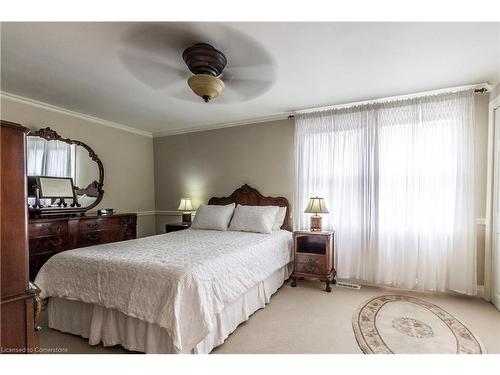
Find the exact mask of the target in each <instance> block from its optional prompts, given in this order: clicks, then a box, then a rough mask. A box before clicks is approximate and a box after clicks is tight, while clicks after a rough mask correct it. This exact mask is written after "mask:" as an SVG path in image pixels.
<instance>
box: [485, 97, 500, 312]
mask: <svg viewBox="0 0 500 375" xmlns="http://www.w3.org/2000/svg"><path fill="white" fill-rule="evenodd" d="M498 108H500V95H498V96H497V97H496V98H495V99H493V101H491V102H490V104H489V110H488V164H487V181H486V215H485V217H486V223H485V224H486V228H485V248H484V298H485V299H486V300H488V301H489V300H490V299H491V298H492V288H493V282H494V280H493V252H492V250H493V248H492V247H493V243H494V241H493V238H494V237H493V236H494V235H495V230H494V228H493V225H494V220H493V214H494V213H493V208H494V203H495V202H496V199H499V198H500V196H498V197H494V195H495V187H496V185H495V181H494V177H495V176H494V170H493V168H494V167H495V153H494V151H495V150H494V148H495V137H496V134H495V110H496V109H498ZM498 126H500V124H497V127H498ZM497 180H498V179H497ZM499 188H500V187H499ZM498 195H500V194H498ZM497 272H500V270H497ZM496 302H497V307H499V309H500V301H496Z"/></svg>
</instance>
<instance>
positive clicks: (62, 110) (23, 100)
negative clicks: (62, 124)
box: [0, 91, 153, 138]
mask: <svg viewBox="0 0 500 375" xmlns="http://www.w3.org/2000/svg"><path fill="white" fill-rule="evenodd" d="M0 96H1V97H2V98H6V99H9V100H12V101H13V102H17V103H22V104H27V105H31V106H33V107H37V108H42V109H46V110H49V111H52V112H57V113H61V114H64V115H68V116H72V117H76V118H79V119H82V120H86V121H92V122H94V123H96V124H99V125H104V126H109V127H111V128H115V129H119V130H123V131H126V132H129V133H134V134H138V135H142V136H144V137H150V138H151V137H153V133H151V132H148V131H145V130H140V129H136V128H132V127H130V126H127V125H122V124H119V123H117V122H112V121H108V120H104V119H101V118H98V117H94V116H90V115H86V114H84V113H80V112H75V111H71V110H69V109H65V108H62V107H57V106H55V105H52V104H48V103H44V102H40V101H38V100H34V99H30V98H26V97H24V96H20V95H15V94H11V93H9V92H6V91H0Z"/></svg>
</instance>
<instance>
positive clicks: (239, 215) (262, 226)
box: [229, 204, 278, 233]
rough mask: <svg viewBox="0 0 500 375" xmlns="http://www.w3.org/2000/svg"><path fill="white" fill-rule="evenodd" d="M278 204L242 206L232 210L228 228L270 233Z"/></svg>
mask: <svg viewBox="0 0 500 375" xmlns="http://www.w3.org/2000/svg"><path fill="white" fill-rule="evenodd" d="M277 213H278V206H242V205H240V204H239V205H237V206H236V209H235V210H234V215H233V218H232V219H231V224H230V225H229V230H236V231H242V232H257V233H271V232H272V231H273V224H274V220H275V219H276V214H277Z"/></svg>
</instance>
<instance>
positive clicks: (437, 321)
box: [352, 295, 485, 354]
mask: <svg viewBox="0 0 500 375" xmlns="http://www.w3.org/2000/svg"><path fill="white" fill-rule="evenodd" d="M352 327H353V329H354V335H355V336H356V340H357V341H358V344H359V347H360V348H361V350H362V351H363V352H364V353H367V354H434V353H435V354H482V353H485V349H484V347H483V346H482V345H481V343H480V342H479V340H478V339H477V338H476V337H475V336H474V334H473V333H472V332H471V331H470V330H469V329H468V328H467V327H466V326H465V325H464V324H463V323H462V322H460V321H459V320H458V319H457V318H455V317H454V316H453V315H451V314H449V313H448V312H446V311H445V310H443V309H442V308H440V307H438V306H436V305H434V304H432V303H429V302H426V301H424V300H421V299H418V298H414V297H409V296H404V295H387V296H380V297H376V298H373V299H371V300H369V301H367V302H365V303H363V304H362V305H361V306H360V307H359V308H358V309H357V310H356V311H355V312H354V315H353V317H352Z"/></svg>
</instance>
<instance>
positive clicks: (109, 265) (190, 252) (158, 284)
mask: <svg viewBox="0 0 500 375" xmlns="http://www.w3.org/2000/svg"><path fill="white" fill-rule="evenodd" d="M291 260H292V235H291V233H290V232H288V231H283V230H282V231H278V232H274V233H272V234H257V233H243V232H232V231H228V232H220V231H210V230H194V229H188V230H183V231H178V232H173V233H168V234H161V235H157V236H152V237H146V238H141V239H136V240H130V241H123V242H116V243H110V244H106V245H99V246H92V247H86V248H82V249H76V250H70V251H65V252H62V253H60V254H58V255H55V256H53V257H52V258H51V259H50V260H49V261H48V262H47V263H45V264H44V265H43V267H42V268H41V270H40V272H39V273H38V275H37V277H36V280H35V283H36V284H37V285H38V286H39V287H40V288H41V290H42V294H41V296H42V297H43V298H45V297H62V298H66V299H73V300H79V301H83V302H88V303H94V304H98V305H101V306H105V307H107V308H114V309H117V310H119V311H121V312H123V313H124V314H127V315H129V316H132V317H135V318H139V319H141V320H144V321H147V322H150V323H156V324H158V325H160V326H161V327H164V328H165V329H166V330H167V332H168V333H169V335H170V336H171V337H172V339H173V343H174V346H175V347H176V349H177V350H178V352H180V353H188V352H190V351H191V350H192V349H193V348H194V347H195V345H196V344H198V343H199V342H200V341H201V340H202V339H203V338H204V337H205V336H206V335H207V334H208V333H209V332H210V330H211V329H212V322H213V319H214V315H215V314H217V313H219V312H220V311H221V310H222V309H223V308H224V306H225V305H226V304H229V303H231V302H232V301H234V300H235V299H237V298H238V297H239V296H241V295H242V294H243V293H245V292H246V291H247V290H248V289H250V288H251V287H252V286H254V285H255V284H257V283H258V282H261V281H263V280H264V279H266V278H267V277H268V276H269V275H271V274H272V273H273V272H275V271H276V270H278V269H279V268H281V267H283V266H284V265H286V264H287V263H289V262H290V261H291Z"/></svg>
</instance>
